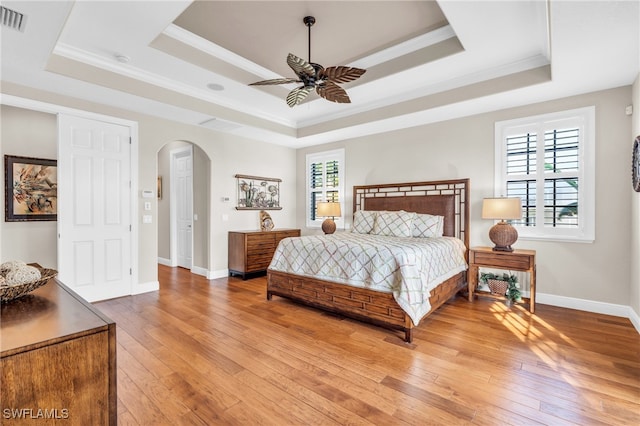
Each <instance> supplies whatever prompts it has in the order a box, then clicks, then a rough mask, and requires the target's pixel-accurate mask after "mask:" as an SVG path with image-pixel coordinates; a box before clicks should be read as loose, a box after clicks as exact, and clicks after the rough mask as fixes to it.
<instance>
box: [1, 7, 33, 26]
mask: <svg viewBox="0 0 640 426" xmlns="http://www.w3.org/2000/svg"><path fill="white" fill-rule="evenodd" d="M26 21H27V17H26V16H24V15H23V14H22V13H20V12H16V11H15V10H11V9H8V8H6V7H4V6H0V24H2V26H3V27H7V28H13V29H14V30H18V31H24V24H25V23H26Z"/></svg>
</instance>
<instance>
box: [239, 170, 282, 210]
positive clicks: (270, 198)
mask: <svg viewBox="0 0 640 426" xmlns="http://www.w3.org/2000/svg"><path fill="white" fill-rule="evenodd" d="M235 177H236V189H237V194H238V196H237V205H236V209H237V210H280V209H282V206H280V182H282V179H277V178H267V177H260V176H248V175H236V176H235Z"/></svg>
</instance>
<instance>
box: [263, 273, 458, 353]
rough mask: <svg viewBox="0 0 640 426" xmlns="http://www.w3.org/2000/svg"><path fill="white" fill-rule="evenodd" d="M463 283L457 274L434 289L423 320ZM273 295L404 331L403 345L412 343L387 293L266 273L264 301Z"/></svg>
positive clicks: (406, 323) (404, 318)
mask: <svg viewBox="0 0 640 426" xmlns="http://www.w3.org/2000/svg"><path fill="white" fill-rule="evenodd" d="M465 283H466V272H460V273H459V274H457V275H455V276H453V277H452V278H450V279H448V280H446V281H444V282H443V283H441V284H440V285H439V286H438V287H436V288H435V289H433V290H432V291H431V297H430V298H429V302H430V303H431V310H430V311H429V312H428V313H427V314H426V315H425V317H426V316H427V315H429V314H431V313H432V312H433V311H435V310H436V309H438V308H439V307H440V306H441V305H442V304H443V303H445V302H446V301H447V300H449V299H450V298H451V297H452V296H453V295H455V294H456V293H457V292H458V291H460V290H462V289H463V288H465ZM274 294H275V295H276V296H280V297H285V298H288V299H292V300H296V301H298V302H302V303H304V304H306V305H309V306H314V307H317V308H320V309H324V310H326V311H330V312H335V313H339V314H342V315H344V316H348V317H350V318H355V319H358V320H361V321H367V322H371V323H374V324H377V325H381V326H384V327H388V328H393V329H398V330H403V331H404V332H405V341H406V342H409V343H410V342H411V341H412V339H413V333H412V329H413V327H414V325H413V322H412V321H411V318H409V316H408V315H407V314H406V313H405V312H404V311H403V310H402V308H401V307H400V306H399V305H398V303H397V302H396V301H395V299H394V298H393V295H392V294H389V293H381V292H378V291H373V290H368V289H366V288H360V287H352V286H349V285H345V284H339V283H334V282H330V281H323V280H319V279H316V278H312V277H305V276H300V275H294V274H288V273H284V272H279V271H273V270H268V271H267V300H271V297H272V295H274ZM423 318H424V317H423Z"/></svg>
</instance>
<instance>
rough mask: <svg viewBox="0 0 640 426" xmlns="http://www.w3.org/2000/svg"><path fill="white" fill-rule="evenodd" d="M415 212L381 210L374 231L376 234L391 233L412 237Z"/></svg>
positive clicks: (391, 234) (392, 234)
mask: <svg viewBox="0 0 640 426" xmlns="http://www.w3.org/2000/svg"><path fill="white" fill-rule="evenodd" d="M415 216H416V214H415V213H409V212H405V211H404V210H400V211H399V212H379V213H378V216H377V217H376V223H375V225H374V226H373V233H374V234H376V235H389V236H393V237H410V236H411V227H412V225H413V218H414V217H415Z"/></svg>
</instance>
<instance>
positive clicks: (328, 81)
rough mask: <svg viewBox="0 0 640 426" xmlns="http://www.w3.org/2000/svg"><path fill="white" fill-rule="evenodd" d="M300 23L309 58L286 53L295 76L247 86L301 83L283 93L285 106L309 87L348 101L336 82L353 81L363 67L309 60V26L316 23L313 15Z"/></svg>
mask: <svg viewBox="0 0 640 426" xmlns="http://www.w3.org/2000/svg"><path fill="white" fill-rule="evenodd" d="M302 22H304V24H305V25H306V26H307V27H308V28H309V61H305V60H304V59H302V58H299V57H297V56H296V55H294V54H293V53H289V55H287V64H288V65H289V67H291V69H292V70H293V72H295V73H296V75H297V76H298V77H297V78H276V79H273V80H263V81H257V82H255V83H251V84H249V86H266V85H272V84H291V83H302V86H300V87H298V88H296V89H293V90H292V91H291V92H289V94H288V95H287V105H289V106H290V107H292V108H293V107H294V106H296V105H298V104H299V103H300V102H302V101H303V100H304V99H305V98H306V97H307V96H308V95H309V93H311V91H312V90H313V89H316V93H318V95H320V96H321V97H323V98H325V99H326V100H328V101H331V102H337V103H341V104H348V103H351V99H349V95H347V92H346V91H345V90H344V89H343V88H342V87H340V86H338V84H337V83H348V82H350V81H354V80H357V79H358V78H359V77H360V76H361V75H362V74H364V73H365V72H366V70H363V69H361V68H354V67H346V66H337V67H328V68H324V67H323V66H322V65H319V64H316V63H314V62H311V27H312V26H313V24H315V23H316V18H314V17H313V16H305V17H304V19H303V20H302Z"/></svg>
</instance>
